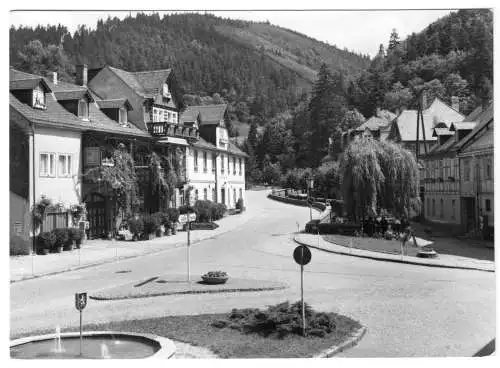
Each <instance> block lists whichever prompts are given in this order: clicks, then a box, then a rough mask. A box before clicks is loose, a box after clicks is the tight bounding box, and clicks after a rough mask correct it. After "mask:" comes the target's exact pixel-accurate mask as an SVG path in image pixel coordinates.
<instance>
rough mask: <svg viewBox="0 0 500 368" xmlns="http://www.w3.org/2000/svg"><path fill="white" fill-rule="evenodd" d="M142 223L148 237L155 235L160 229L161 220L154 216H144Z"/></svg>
mask: <svg viewBox="0 0 500 368" xmlns="http://www.w3.org/2000/svg"><path fill="white" fill-rule="evenodd" d="M142 221H143V223H144V234H146V235H151V234H155V233H156V231H157V230H158V229H160V225H161V223H160V219H159V218H158V217H156V216H154V215H148V214H144V215H142Z"/></svg>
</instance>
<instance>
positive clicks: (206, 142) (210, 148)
mask: <svg viewBox="0 0 500 368" xmlns="http://www.w3.org/2000/svg"><path fill="white" fill-rule="evenodd" d="M226 121H227V106H226V105H224V104H221V105H210V106H189V107H188V108H186V110H185V111H184V112H183V113H182V115H181V122H182V124H184V125H187V126H195V127H197V128H198V129H199V131H200V139H199V140H198V141H196V142H193V143H192V145H191V146H190V148H189V153H188V156H187V157H188V161H187V170H186V173H187V182H188V185H189V186H192V187H193V190H192V191H191V195H192V196H193V197H194V198H193V199H194V200H196V199H208V200H212V201H214V202H219V203H224V204H225V205H226V206H227V207H228V208H234V207H235V205H236V202H237V201H238V199H239V198H242V199H243V201H245V157H246V156H247V155H246V154H245V153H244V152H242V151H241V150H240V149H239V148H238V147H237V146H236V145H234V144H233V143H232V142H230V141H229V138H228V132H227V128H226Z"/></svg>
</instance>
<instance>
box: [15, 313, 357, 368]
mask: <svg viewBox="0 0 500 368" xmlns="http://www.w3.org/2000/svg"><path fill="white" fill-rule="evenodd" d="M330 315H332V317H333V316H334V318H335V322H336V328H335V330H334V331H333V332H332V333H330V334H328V335H326V336H325V337H324V338H320V337H314V336H308V337H302V336H299V335H288V336H285V337H284V338H282V339H279V338H272V337H263V336H261V335H259V334H255V333H250V334H245V333H242V332H240V331H238V330H235V329H232V328H216V327H213V326H212V324H213V323H215V322H217V321H220V320H223V319H227V318H228V314H227V313H223V314H203V315H196V316H168V317H160V318H149V319H142V320H130V321H123V322H109V323H104V324H88V325H85V327H84V330H85V331H91V330H94V331H95V330H115V331H127V332H138V333H152V334H155V335H160V336H165V337H168V338H171V339H174V340H178V341H182V342H186V343H189V344H192V345H197V346H201V347H205V348H208V349H210V350H211V351H213V352H214V353H215V354H217V355H218V356H219V357H221V358H305V357H312V356H314V355H316V354H319V353H320V352H322V351H323V350H325V349H328V348H330V347H331V346H333V345H338V344H340V343H342V342H344V341H345V340H346V339H347V338H348V335H349V334H351V333H353V332H354V331H356V330H357V329H358V328H360V327H361V325H360V324H359V323H358V322H357V321H354V320H352V319H350V318H348V317H345V316H341V315H337V314H333V313H331V314H330ZM67 331H77V328H72V329H70V330H65V331H63V332H67ZM53 332H54V331H53V330H50V331H40V332H36V333H29V334H23V335H20V336H16V338H17V337H22V336H27V335H33V334H39V333H53Z"/></svg>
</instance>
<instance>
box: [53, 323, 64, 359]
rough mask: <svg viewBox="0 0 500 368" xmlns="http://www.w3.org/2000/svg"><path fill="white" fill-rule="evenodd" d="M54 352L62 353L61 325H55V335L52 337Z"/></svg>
mask: <svg viewBox="0 0 500 368" xmlns="http://www.w3.org/2000/svg"><path fill="white" fill-rule="evenodd" d="M54 353H64V349H63V346H62V342H61V327H59V326H56V336H55V338H54Z"/></svg>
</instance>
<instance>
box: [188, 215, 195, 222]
mask: <svg viewBox="0 0 500 368" xmlns="http://www.w3.org/2000/svg"><path fill="white" fill-rule="evenodd" d="M188 219H189V221H196V213H190V214H189V216H188Z"/></svg>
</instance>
